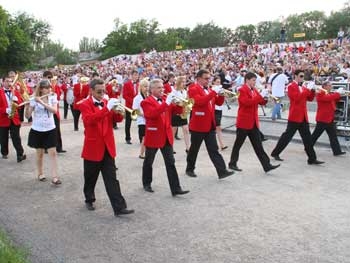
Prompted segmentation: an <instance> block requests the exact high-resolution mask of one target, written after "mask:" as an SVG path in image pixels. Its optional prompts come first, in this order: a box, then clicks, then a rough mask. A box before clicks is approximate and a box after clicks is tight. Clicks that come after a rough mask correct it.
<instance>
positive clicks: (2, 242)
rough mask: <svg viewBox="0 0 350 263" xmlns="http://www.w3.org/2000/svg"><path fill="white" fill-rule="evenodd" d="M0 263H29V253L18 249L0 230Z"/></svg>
mask: <svg viewBox="0 0 350 263" xmlns="http://www.w3.org/2000/svg"><path fill="white" fill-rule="evenodd" d="M0 262H1V263H29V261H28V260H27V253H26V252H25V251H24V250H23V249H20V248H17V247H15V246H14V245H13V243H12V242H11V241H10V240H9V239H8V237H7V236H6V234H5V233H4V232H3V231H1V230H0Z"/></svg>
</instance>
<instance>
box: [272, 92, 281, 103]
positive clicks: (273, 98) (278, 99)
mask: <svg viewBox="0 0 350 263" xmlns="http://www.w3.org/2000/svg"><path fill="white" fill-rule="evenodd" d="M269 99H272V100H274V101H275V102H276V103H280V102H281V99H280V98H278V97H275V96H273V95H272V94H269Z"/></svg>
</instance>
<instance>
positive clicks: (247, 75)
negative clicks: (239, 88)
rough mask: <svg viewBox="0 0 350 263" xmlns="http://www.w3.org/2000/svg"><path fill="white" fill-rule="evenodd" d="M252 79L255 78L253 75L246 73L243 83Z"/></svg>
mask: <svg viewBox="0 0 350 263" xmlns="http://www.w3.org/2000/svg"><path fill="white" fill-rule="evenodd" d="M252 78H256V75H255V73H253V72H248V73H247V74H245V76H244V82H246V81H247V80H251V79H252Z"/></svg>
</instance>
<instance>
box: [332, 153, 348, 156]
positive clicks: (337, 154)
mask: <svg viewBox="0 0 350 263" xmlns="http://www.w3.org/2000/svg"><path fill="white" fill-rule="evenodd" d="M344 154H346V152H339V153H335V154H334V156H339V155H344Z"/></svg>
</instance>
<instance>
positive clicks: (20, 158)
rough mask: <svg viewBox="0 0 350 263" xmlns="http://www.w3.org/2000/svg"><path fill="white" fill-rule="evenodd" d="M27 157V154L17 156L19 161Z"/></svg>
mask: <svg viewBox="0 0 350 263" xmlns="http://www.w3.org/2000/svg"><path fill="white" fill-rule="evenodd" d="M25 159H27V155H25V154H23V155H20V156H17V162H18V163H20V162H22V161H24V160H25Z"/></svg>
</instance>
